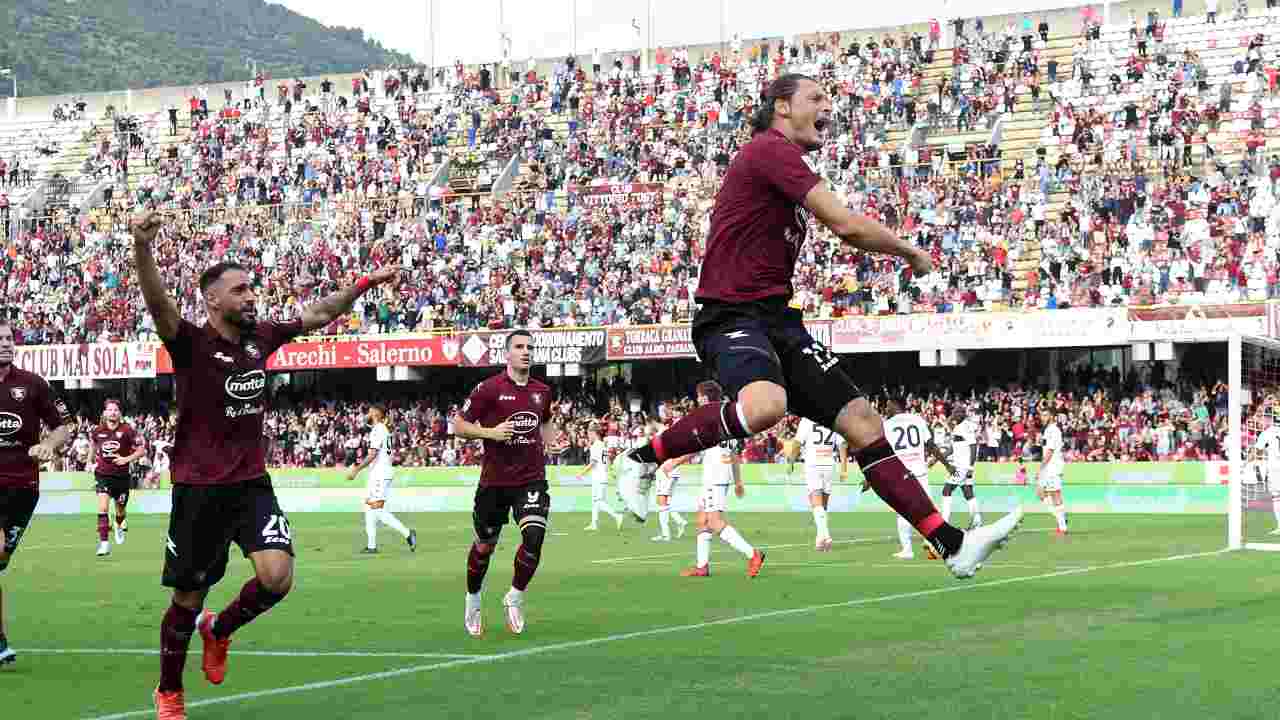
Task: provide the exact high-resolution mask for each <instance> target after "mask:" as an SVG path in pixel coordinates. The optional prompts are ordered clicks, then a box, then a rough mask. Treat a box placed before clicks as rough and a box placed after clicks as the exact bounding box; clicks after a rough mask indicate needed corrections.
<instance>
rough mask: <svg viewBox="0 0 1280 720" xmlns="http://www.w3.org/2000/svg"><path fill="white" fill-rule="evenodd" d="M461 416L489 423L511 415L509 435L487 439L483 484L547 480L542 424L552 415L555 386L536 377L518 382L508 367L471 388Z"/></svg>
mask: <svg viewBox="0 0 1280 720" xmlns="http://www.w3.org/2000/svg"><path fill="white" fill-rule="evenodd" d="M462 417H463V419H465V420H466V421H467V422H471V423H476V424H478V425H480V426H482V427H487V428H491V427H493V426H495V425H500V424H501V423H502V422H503V421H505V420H510V421H511V425H512V435H511V439H510V440H508V441H507V442H496V441H494V440H485V441H484V462H483V463H481V468H480V485H481V487H486V486H497V487H520V486H522V485H545V484H546V482H547V457H546V450H545V449H543V447H542V424H543V423H545V422H547V421H548V420H550V419H551V388H549V387H547V386H546V385H545V384H543V383H541V382H539V381H537V380H534V379H533V378H529V382H528V383H527V384H525V385H517V384H516V382H515V381H514V380H512V379H511V376H510V375H508V374H507V373H506V371H505V370H504V371H503V372H501V373H499V374H498V375H494V376H493V377H491V378H489V379H488V380H485V381H484V382H482V383H480V384H479V385H477V386H476V389H475V390H472V391H471V396H470V397H468V398H467V402H466V403H464V404H463V406H462Z"/></svg>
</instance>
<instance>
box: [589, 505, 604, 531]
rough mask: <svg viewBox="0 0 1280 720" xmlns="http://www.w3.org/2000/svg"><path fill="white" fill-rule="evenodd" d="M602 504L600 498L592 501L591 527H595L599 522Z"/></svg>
mask: <svg viewBox="0 0 1280 720" xmlns="http://www.w3.org/2000/svg"><path fill="white" fill-rule="evenodd" d="M601 504H602V503H601V502H600V501H599V500H596V501H595V502H593V503H591V527H595V526H596V525H598V524H599V520H600V505H601Z"/></svg>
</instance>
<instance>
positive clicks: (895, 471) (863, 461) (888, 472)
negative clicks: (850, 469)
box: [854, 436, 964, 557]
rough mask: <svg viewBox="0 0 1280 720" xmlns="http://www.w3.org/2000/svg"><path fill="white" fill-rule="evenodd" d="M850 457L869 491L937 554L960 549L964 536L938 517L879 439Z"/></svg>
mask: <svg viewBox="0 0 1280 720" xmlns="http://www.w3.org/2000/svg"><path fill="white" fill-rule="evenodd" d="M854 456H855V457H856V458H857V460H858V466H859V467H860V468H862V474H863V476H864V477H866V479H867V482H868V483H869V484H870V485H871V489H873V490H875V491H876V494H877V495H879V496H880V498H881V499H882V500H884V501H885V504H887V505H888V506H889V507H891V508H893V509H894V510H895V511H897V513H898V514H899V515H901V516H902V517H904V518H906V519H907V522H909V523H911V525H912V526H913V527H915V529H916V530H918V531H920V534H921V535H924V536H925V538H927V539H928V540H929V542H931V543H933V544H934V546H935V548H937V550H938V552H939V554H941V555H942V556H943V557H947V556H949V555H951V554H952V553H954V552H956V551H957V550H959V549H960V544H961V543H963V542H964V533H963V532H961V531H960V530H959V529H957V528H954V527H952V526H950V525H948V524H947V522H946V521H945V520H944V519H943V518H942V516H940V515H938V511H937V509H936V508H935V507H934V506H933V501H932V500H930V499H929V494H928V493H926V492H925V491H924V488H923V487H921V486H920V481H919V480H917V479H916V478H915V476H914V475H912V474H911V472H910V471H909V470H907V467H906V466H905V465H903V464H902V460H901V459H899V458H898V456H897V455H895V454H894V452H893V448H892V447H890V445H889V442H888V441H887V440H885V438H884V437H883V436H881V437H880V439H879V440H876V441H875V442H873V443H871V444H870V445H868V446H867V447H864V448H862V449H861V450H859V451H857V452H856V453H854ZM944 502H945V498H944Z"/></svg>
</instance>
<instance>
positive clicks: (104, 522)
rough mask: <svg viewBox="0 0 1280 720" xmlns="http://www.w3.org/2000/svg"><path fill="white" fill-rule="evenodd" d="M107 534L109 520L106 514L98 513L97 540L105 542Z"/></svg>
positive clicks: (109, 525)
mask: <svg viewBox="0 0 1280 720" xmlns="http://www.w3.org/2000/svg"><path fill="white" fill-rule="evenodd" d="M109 532H111V520H110V519H109V518H108V517H107V514H106V513H98V540H99V541H100V542H106V541H107V533H109Z"/></svg>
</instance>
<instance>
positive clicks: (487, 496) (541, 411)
mask: <svg viewBox="0 0 1280 720" xmlns="http://www.w3.org/2000/svg"><path fill="white" fill-rule="evenodd" d="M532 340H533V336H532V335H531V334H530V333H529V332H528V331H527V330H516V331H515V332H512V333H511V334H510V335H507V367H506V369H505V370H504V371H502V372H501V373H499V374H497V375H494V376H493V377H491V378H489V379H488V380H485V381H484V382H482V383H480V384H479V385H477V386H476V389H475V390H472V391H471V396H470V397H468V398H467V401H466V403H464V404H463V406H462V414H461V415H459V416H458V417H457V418H456V419H455V420H454V431H455V432H456V433H457V435H458V437H461V438H464V439H467V440H483V441H484V461H483V464H482V465H481V468H480V487H479V488H477V489H476V497H475V509H474V510H473V512H472V515H471V517H472V521H473V523H474V525H475V533H476V539H475V542H474V543H472V545H471V550H470V552H469V553H468V554H467V600H466V609H465V611H464V613H463V624H464V625H465V627H466V629H467V632H468V633H470V635H471V636H472V637H480V636H481V635H483V634H484V616H483V614H482V613H481V608H480V590H481V588H482V587H483V586H484V576H485V573H487V572H488V571H489V558H490V557H491V556H492V555H493V551H494V549H495V548H496V547H497V546H498V536H499V535H500V534H501V533H502V526H503V525H506V524H507V516H508V515H512V516H514V517H515V520H516V524H517V525H519V526H520V547H518V548H516V557H515V572H514V575H513V576H512V578H511V589H510V590H508V591H507V594H506V595H505V596H504V597H503V598H502V604H503V607H505V608H506V616H507V628H508V629H509V630H511V632H513V633H515V634H517V635H519V634H520V633H523V632H524V626H525V617H524V593H525V589H526V588H528V586H529V581H530V580H532V579H533V574H534V573H535V572H537V570H538V563H539V561H540V560H541V559H542V542H543V540H544V539H545V538H546V534H547V518H548V516H550V514H551V496H550V495H548V494H547V464H546V450H545V447H546V446H547V445H549V444H550V443H551V440H552V439H553V438H555V436H556V432H557V429H556V426H555V423H553V422H552V421H551V388H549V387H547V386H546V385H545V384H543V383H541V382H539V381H538V380H535V379H533V378H531V377H529V369H530V367H531V365H532V353H531V350H530V347H529V345H530V343H531V342H532Z"/></svg>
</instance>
